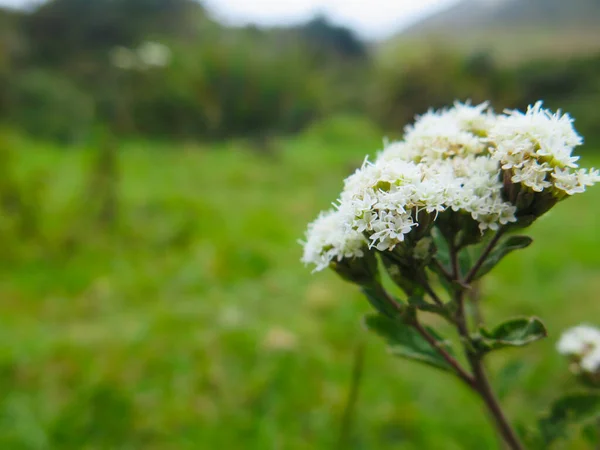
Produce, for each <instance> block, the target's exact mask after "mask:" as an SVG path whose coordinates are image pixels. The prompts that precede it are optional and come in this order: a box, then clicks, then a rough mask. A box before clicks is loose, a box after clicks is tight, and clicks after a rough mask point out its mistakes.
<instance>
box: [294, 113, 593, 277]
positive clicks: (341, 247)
mask: <svg viewBox="0 0 600 450" xmlns="http://www.w3.org/2000/svg"><path fill="white" fill-rule="evenodd" d="M581 142H582V139H581V137H580V136H579V135H578V134H577V132H576V131H575V130H574V128H573V125H572V119H571V118H570V117H569V116H568V115H566V114H565V115H561V113H560V112H559V113H556V114H553V113H551V112H549V111H547V110H544V109H542V105H541V103H536V104H535V105H534V106H531V107H529V108H528V110H527V112H526V113H521V112H518V111H507V112H506V113H505V114H494V113H493V112H492V111H491V110H490V109H489V107H488V105H487V103H484V104H482V105H478V106H471V105H469V104H460V103H456V104H455V105H454V106H453V107H452V108H450V109H444V110H441V111H429V112H428V113H426V114H424V115H423V116H421V117H419V118H418V119H417V121H416V123H415V124H413V125H410V126H407V127H406V129H405V136H404V139H403V140H402V141H400V142H393V143H389V144H388V145H386V146H385V148H384V150H383V151H382V152H381V153H380V154H379V155H378V157H377V158H376V159H375V160H374V161H369V160H366V161H365V163H364V164H363V166H362V167H361V168H360V169H358V170H357V171H356V172H355V173H354V174H353V175H351V176H350V177H348V178H347V179H346V180H345V183H344V189H343V191H342V193H341V195H340V197H339V199H338V201H337V202H336V203H335V207H334V208H333V209H331V210H330V211H327V212H324V213H321V215H320V216H319V218H318V219H317V220H316V221H315V222H313V223H311V224H310V225H309V227H308V232H307V235H306V241H305V242H304V243H303V244H304V255H303V258H302V260H303V261H304V262H305V263H306V264H313V265H314V266H315V270H322V269H324V268H326V267H328V266H329V265H330V263H332V262H341V261H342V260H350V259H354V258H361V257H363V256H364V255H365V253H366V252H368V251H369V250H371V249H376V250H378V251H392V250H394V249H395V248H396V247H397V246H398V245H402V244H403V243H405V241H406V240H407V239H409V238H410V236H411V233H421V234H424V233H426V232H427V229H428V228H430V227H431V225H432V224H434V223H435V221H436V220H438V219H439V216H440V215H444V214H446V212H452V213H455V214H458V215H461V217H468V218H470V219H469V220H472V221H474V222H475V223H476V224H477V225H478V226H479V230H480V233H484V232H485V231H486V230H488V229H491V230H497V229H498V228H500V227H501V226H504V225H507V224H510V223H514V222H518V221H520V220H521V218H523V217H525V216H528V217H531V216H532V215H533V216H536V215H540V214H542V213H543V212H545V211H547V209H549V207H551V206H553V205H554V204H555V203H556V202H557V201H558V200H561V199H563V198H565V197H567V196H570V195H573V194H575V193H579V192H583V191H584V190H585V187H586V186H590V185H592V184H593V183H595V182H596V181H598V180H600V176H599V174H598V171H595V170H591V171H587V170H584V169H577V164H576V161H577V159H578V158H577V157H573V156H572V151H573V149H574V147H575V146H577V145H579V144H581ZM536 196H537V197H536ZM542 199H543V201H542ZM536 202H537V204H536ZM542 203H543V204H542ZM529 223H530V222H529ZM419 229H420V230H419ZM416 230H419V231H416Z"/></svg>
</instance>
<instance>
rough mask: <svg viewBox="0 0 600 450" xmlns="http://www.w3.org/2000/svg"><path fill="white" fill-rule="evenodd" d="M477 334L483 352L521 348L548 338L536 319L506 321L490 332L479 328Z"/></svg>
mask: <svg viewBox="0 0 600 450" xmlns="http://www.w3.org/2000/svg"><path fill="white" fill-rule="evenodd" d="M479 332H480V334H481V338H480V340H479V342H478V344H481V345H483V348H482V350H484V351H491V350H497V349H500V348H505V347H523V346H525V345H527V344H530V343H532V342H535V341H539V340H540V339H543V338H545V337H546V336H548V331H547V330H546V327H545V326H544V324H543V322H542V321H541V320H540V319H538V318H537V317H531V318H521V319H511V320H507V321H506V322H504V323H501V324H500V325H498V326H497V327H496V328H494V329H493V330H492V331H487V330H486V329H485V328H481V329H480V330H479Z"/></svg>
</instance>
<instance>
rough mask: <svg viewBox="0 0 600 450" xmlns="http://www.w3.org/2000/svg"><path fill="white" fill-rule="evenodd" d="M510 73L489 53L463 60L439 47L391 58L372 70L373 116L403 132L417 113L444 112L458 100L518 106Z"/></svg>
mask: <svg viewBox="0 0 600 450" xmlns="http://www.w3.org/2000/svg"><path fill="white" fill-rule="evenodd" d="M514 97H515V94H514V83H513V82H512V79H511V75H510V74H509V73H507V72H505V71H504V70H500V69H499V68H498V67H496V65H495V63H494V61H493V60H492V59H491V58H490V57H489V56H487V55H486V54H477V55H473V56H472V57H469V58H465V57H464V56H463V55H461V54H459V53H456V52H453V51H448V50H445V49H442V48H435V49H433V50H432V51H428V52H426V53H424V54H419V55H418V56H417V57H414V58H412V59H409V60H407V59H406V58H405V57H404V55H402V54H397V55H396V58H394V55H390V54H388V55H387V57H386V59H385V60H382V61H379V63H378V65H377V66H376V67H375V68H374V74H373V76H372V79H371V94H370V95H369V98H370V101H369V104H368V108H369V111H370V112H371V115H372V116H374V117H375V118H376V119H377V120H378V121H379V122H381V123H383V124H384V125H385V126H387V127H388V128H391V129H392V130H398V131H400V130H401V129H402V127H403V126H404V125H405V124H406V123H408V122H410V121H411V120H412V119H413V117H414V115H415V114H422V113H424V112H425V111H427V109H429V108H441V107H444V106H448V105H450V104H452V103H453V102H454V101H455V100H461V101H466V100H471V101H473V102H474V103H479V102H483V101H486V100H490V101H492V102H493V103H494V104H495V105H499V106H500V107H502V106H508V105H510V104H511V103H513V102H514V100H513V99H514Z"/></svg>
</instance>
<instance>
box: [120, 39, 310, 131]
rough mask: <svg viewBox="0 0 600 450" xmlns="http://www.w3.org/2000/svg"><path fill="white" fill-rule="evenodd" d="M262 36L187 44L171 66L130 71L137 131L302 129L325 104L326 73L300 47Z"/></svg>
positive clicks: (129, 87) (128, 87)
mask: <svg viewBox="0 0 600 450" xmlns="http://www.w3.org/2000/svg"><path fill="white" fill-rule="evenodd" d="M255 40H256V39H255V38H253V37H252V36H247V38H244V36H241V35H240V36H239V37H238V38H235V39H231V40H227V39H216V40H214V41H213V42H212V45H206V46H202V45H198V46H194V47H191V48H190V47H180V48H178V49H176V50H175V58H174V61H173V64H172V65H171V66H169V67H167V68H165V69H161V70H149V71H145V72H140V73H132V74H128V76H129V77H130V78H129V79H128V80H124V81H125V82H124V83H122V84H121V85H120V88H121V89H125V93H124V94H123V96H124V97H128V98H130V100H131V102H132V104H131V108H132V111H133V116H134V118H135V128H136V130H137V131H138V132H140V133H143V134H151V135H152V134H154V135H176V136H194V137H201V136H204V137H212V138H219V137H225V136H231V135H251V134H255V133H261V132H264V131H271V130H279V131H284V132H285V131H287V132H289V131H295V130H298V129H300V128H302V127H303V126H304V125H305V124H306V123H307V122H308V121H309V120H310V119H311V118H312V117H314V116H315V115H316V114H317V112H318V110H319V101H320V100H319V92H318V85H319V79H318V76H317V77H315V75H314V74H311V72H310V68H309V66H308V64H307V62H306V60H305V55H304V54H303V53H302V52H301V51H300V50H299V49H293V48H281V49H279V48H276V47H274V46H269V45H267V46H261V45H260V44H259V43H256V42H253V41H255ZM126 75H127V74H126Z"/></svg>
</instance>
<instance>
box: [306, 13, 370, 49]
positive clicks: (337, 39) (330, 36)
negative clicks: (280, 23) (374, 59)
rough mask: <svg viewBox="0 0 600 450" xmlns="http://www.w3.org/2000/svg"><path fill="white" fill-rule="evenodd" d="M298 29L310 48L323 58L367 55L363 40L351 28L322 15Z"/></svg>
mask: <svg viewBox="0 0 600 450" xmlns="http://www.w3.org/2000/svg"><path fill="white" fill-rule="evenodd" d="M299 31H300V34H301V36H302V37H303V39H304V40H306V42H308V44H309V45H310V46H311V50H312V51H313V52H314V53H315V54H317V55H319V56H321V57H323V58H324V59H325V58H328V57H331V56H332V55H334V56H338V57H342V58H344V59H362V58H365V57H366V56H367V48H366V46H365V44H364V42H362V41H361V40H360V38H358V37H357V36H356V34H354V32H353V31H352V30H350V29H348V28H346V27H342V26H337V25H333V24H332V23H330V22H329V21H328V20H327V18H326V17H324V16H317V17H315V18H314V19H312V20H311V21H309V22H308V23H306V24H304V25H302V26H301V27H300V28H299Z"/></svg>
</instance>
